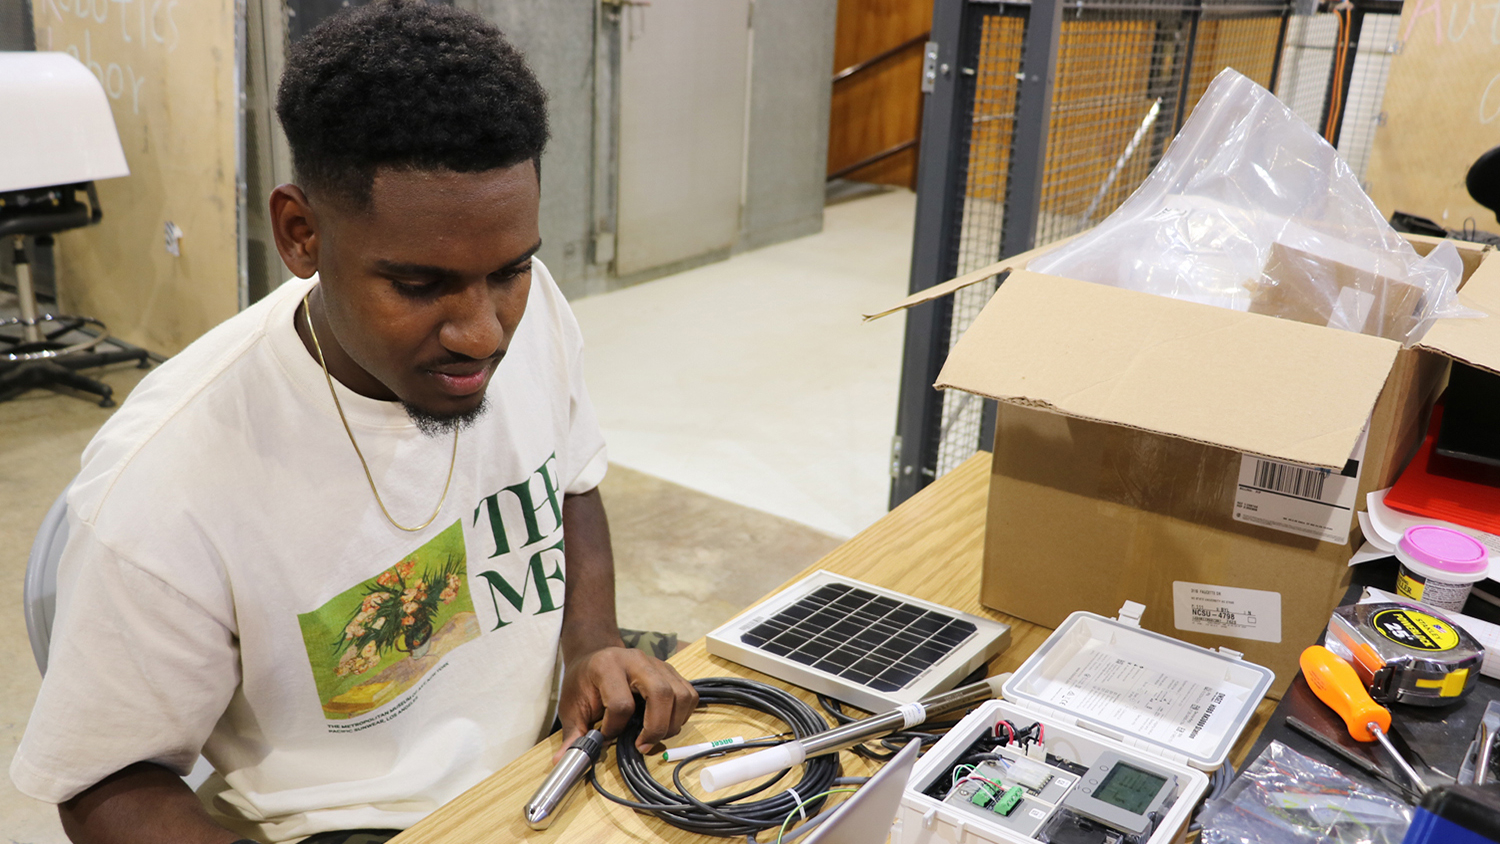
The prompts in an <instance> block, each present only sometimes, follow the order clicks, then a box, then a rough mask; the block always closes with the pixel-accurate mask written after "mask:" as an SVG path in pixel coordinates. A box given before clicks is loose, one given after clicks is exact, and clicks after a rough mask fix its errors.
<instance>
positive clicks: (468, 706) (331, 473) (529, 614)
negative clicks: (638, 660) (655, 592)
mask: <svg viewBox="0 0 1500 844" xmlns="http://www.w3.org/2000/svg"><path fill="white" fill-rule="evenodd" d="M315 283H316V279H312V280H308V281H297V280H293V281H291V282H288V283H287V284H285V285H283V286H282V287H280V288H279V289H277V290H276V291H274V292H273V293H272V294H271V295H270V296H268V297H267V298H266V299H265V300H264V301H262V302H260V303H258V304H256V305H255V306H254V307H251V308H249V309H248V310H246V311H244V312H243V313H241V314H239V315H237V316H235V317H233V318H232V319H230V320H228V321H227V322H225V323H224V324H223V325H220V326H218V327H217V328H215V329H214V330H212V331H210V332H209V333H208V334H205V335H204V336H203V337H202V338H201V339H199V340H198V341H197V342H195V343H193V344H192V345H191V346H189V347H188V348H187V349H185V350H184V351H183V352H182V353H181V354H179V355H177V356H176V357H174V358H172V359H171V360H170V361H168V362H167V363H165V364H163V365H162V366H161V367H160V368H159V369H157V370H156V371H155V372H153V373H152V374H151V375H149V376H148V377H147V378H146V379H145V380H143V381H142V382H141V384H140V385H139V386H138V387H137V388H136V389H135V391H134V392H132V393H131V395H130V398H129V400H128V401H127V402H126V403H125V405H124V406H123V407H121V408H120V410H119V411H118V412H117V413H115V415H114V416H113V417H112V418H111V419H110V420H109V422H108V423H106V424H105V426H104V427H103V428H102V429H101V430H100V432H99V434H98V435H97V436H96V437H95V438H94V440H93V442H92V443H90V444H89V447H88V449H87V450H86V451H85V452H84V455H83V471H82V472H81V473H80V474H79V475H78V478H77V479H76V480H75V481H74V483H73V487H72V491H71V492H70V493H69V495H68V507H69V510H68V525H69V531H70V533H69V540H68V545H67V549H66V551H65V552H64V555H63V558H62V562H61V564H60V567H59V570H58V607H57V621H56V624H55V627H54V629H53V631H52V635H53V638H52V645H51V653H50V656H49V665H48V670H47V675H46V677H45V678H44V680H43V683H42V689H41V694H40V696H39V697H38V699H37V703H36V708H35V709H34V710H33V712H32V715H31V721H30V723H29V724H28V725H27V729H26V734H25V736H24V738H23V739H22V741H21V745H20V748H19V750H18V751H17V753H16V756H15V759H14V761H13V762H12V763H11V768H10V773H11V778H12V779H13V780H14V781H15V783H16V786H17V787H18V788H19V789H20V790H21V791H22V792H24V793H26V794H28V795H31V796H33V797H36V798H39V799H42V800H46V801H49V802H54V803H57V802H62V801H64V800H67V799H69V798H71V797H72V796H74V795H75V794H77V793H78V792H80V791H82V790H83V789H85V788H87V787H89V786H90V785H92V784H94V783H95V782H98V781H99V780H100V779H102V778H104V777H105V776H107V775H108V774H110V773H113V772H114V771H116V770H118V769H120V768H122V767H125V766H126V765H129V764H132V763H135V762H139V761H151V762H156V763H158V764H161V765H164V766H166V767H168V768H171V769H172V770H174V771H177V772H178V773H185V772H186V771H188V769H189V768H191V767H192V765H193V763H194V761H195V759H196V758H197V756H198V755H199V752H200V750H201V752H202V754H203V755H204V756H206V757H207V758H208V760H209V762H211V763H213V765H214V767H215V768H216V769H217V770H218V771H219V772H220V773H221V774H222V775H223V777H224V780H225V781H226V782H227V784H228V790H226V791H224V792H223V793H222V794H220V795H219V797H218V798H216V800H215V802H214V808H216V809H217V810H220V811H222V812H224V813H225V814H226V815H228V816H229V817H238V818H243V819H245V820H246V821H248V822H251V823H252V824H253V825H252V826H250V827H249V828H250V829H253V830H254V831H255V833H256V834H257V835H258V836H260V837H265V838H269V839H270V840H275V841H283V840H288V839H293V838H297V837H300V836H304V835H308V834H311V833H314V832H319V831H324V830H329V829H349V828H359V827H396V828H404V827H407V826H410V825H411V824H413V823H415V822H416V821H417V820H419V819H421V818H422V817H423V816H425V815H426V814H427V813H429V812H431V811H432V810H433V809H435V808H437V807H438V806H440V805H441V804H443V803H444V802H445V801H448V800H450V799H452V798H454V797H456V796H457V795H458V794H459V793H461V792H462V791H464V790H465V789H466V788H468V787H470V786H472V785H474V784H475V783H477V782H479V781H480V780H481V779H483V778H484V777H485V776H487V775H488V774H490V773H492V772H494V771H495V770H496V769H497V768H499V767H501V766H502V765H504V764H505V763H507V762H509V761H510V760H511V759H514V758H515V757H516V756H518V755H519V754H520V753H521V752H523V751H524V750H526V749H527V748H529V747H531V746H532V745H533V744H534V743H535V742H536V741H537V740H538V738H539V737H541V736H542V735H544V734H545V730H546V729H547V728H548V727H549V726H550V723H551V719H552V712H553V707H554V705H555V703H554V701H553V700H552V698H553V691H554V688H555V681H556V675H555V667H556V660H557V650H558V636H559V631H560V628H561V622H562V615H563V613H562V606H563V600H564V594H565V591H566V590H565V585H564V584H565V581H566V572H567V569H566V566H565V565H564V562H563V552H562V520H561V513H562V510H561V507H562V497H563V495H564V494H570V493H582V492H587V491H588V490H591V489H593V488H594V487H595V486H597V485H598V483H599V481H600V480H601V479H602V478H603V476H604V472H605V467H606V459H605V453H604V442H603V438H602V435H601V434H600V431H599V428H598V424H597V422H596V420H595V418H594V412H593V408H592V406H591V405H590V403H589V399H588V395H587V393H586V391H585V390H584V385H583V373H582V361H581V357H580V356H581V353H582V346H583V344H582V340H581V337H580V335H579V332H578V326H577V323H576V322H575V321H574V319H573V315H572V312H571V310H570V309H569V308H568V305H567V302H566V301H565V300H564V298H563V296H562V293H561V292H560V291H559V290H558V289H557V285H556V284H555V283H554V282H553V280H552V278H551V276H550V274H549V273H548V272H547V270H546V268H545V267H543V266H542V264H541V262H540V261H537V262H535V264H534V269H533V271H532V284H531V293H530V297H529V299H528V300H527V305H526V313H525V316H524V317H523V318H522V320H521V323H520V326H519V328H518V329H517V330H516V334H515V337H514V338H513V340H512V343H511V345H510V347H509V351H508V352H507V355H506V357H505V359H504V360H503V361H502V362H501V364H500V366H499V369H498V370H497V372H496V373H495V376H494V378H493V379H492V380H491V383H490V385H489V388H488V391H487V395H488V398H489V404H490V408H489V410H488V411H487V412H486V413H485V414H484V415H483V416H482V417H480V419H479V420H478V421H477V422H476V424H475V425H474V427H472V428H470V429H468V430H465V431H463V432H462V433H461V434H460V435H459V438H458V458H457V464H456V466H455V468H454V470H453V480H452V488H451V489H449V491H448V495H447V498H446V500H445V501H444V503H443V506H442V510H441V512H440V514H439V515H438V517H437V518H436V519H435V520H434V521H433V522H432V524H431V525H430V526H428V527H427V528H425V529H423V530H422V531H419V532H416V533H406V532H403V531H401V530H398V529H396V528H395V527H393V526H392V525H391V524H390V523H389V522H388V521H387V520H386V517H385V516H384V515H382V513H381V511H380V508H379V507H378V506H377V505H376V502H375V499H374V497H373V496H372V495H371V493H370V488H369V484H368V482H367V481H366V479H365V474H364V472H363V470H361V468H360V465H359V460H358V458H357V457H356V456H355V453H354V450H353V448H352V447H351V446H350V444H349V439H348V436H347V435H346V434H345V432H344V428H343V426H342V425H341V424H340V423H339V417H338V414H337V412H336V411H335V409H334V405H333V400H332V397H331V396H330V395H329V392H328V385H327V382H326V381H325V380H324V376H323V370H322V368H321V367H320V366H319V364H318V362H317V361H316V360H314V359H313V357H312V356H311V355H309V354H308V352H307V350H306V348H305V347H304V346H303V345H302V342H301V340H300V339H299V338H298V337H297V334H296V332H295V330H294V327H293V321H292V320H293V314H294V313H295V311H296V307H297V305H298V303H299V302H300V301H301V300H302V296H303V294H304V293H306V292H307V291H308V290H310V289H311V288H312V286H313V285H314V284H315ZM335 384H337V382H335ZM337 389H338V391H339V398H340V400H341V401H342V402H343V406H344V412H345V414H346V416H347V417H348V420H349V424H350V426H351V428H352V429H353V431H354V436H355V437H356V438H357V439H358V441H359V446H360V448H361V449H363V451H364V454H365V457H366V459H367V460H368V461H369V464H370V471H371V473H372V474H373V476H374V479H375V483H376V485H377V486H378V488H379V490H380V495H381V496H382V498H383V499H384V500H385V503H386V506H387V507H388V508H389V509H390V511H391V513H392V515H393V516H394V517H395V518H396V519H397V520H398V521H401V522H402V523H403V524H407V525H412V524H420V523H421V521H422V520H423V519H425V518H426V517H427V516H428V514H430V513H431V512H432V508H433V507H434V505H435V504H436V502H437V500H438V497H439V495H440V494H441V492H442V489H443V482H444V479H445V477H446V476H447V473H448V465H449V455H450V454H451V448H452V439H451V435H447V434H444V435H439V436H436V437H429V436H426V435H424V434H422V433H421V432H420V431H418V430H417V428H416V426H415V425H413V424H412V422H411V421H410V419H409V418H408V417H407V415H406V412H405V411H404V410H403V409H402V408H401V406H400V405H399V404H398V403H395V402H383V401H376V400H373V399H369V398H365V397H362V396H359V395H356V394H354V393H352V392H350V391H349V390H346V389H344V388H343V386H342V385H339V386H338V387H337ZM241 828H242V829H243V828H246V827H244V826H241Z"/></svg>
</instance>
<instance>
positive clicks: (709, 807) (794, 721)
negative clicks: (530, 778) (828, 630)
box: [589, 677, 839, 838]
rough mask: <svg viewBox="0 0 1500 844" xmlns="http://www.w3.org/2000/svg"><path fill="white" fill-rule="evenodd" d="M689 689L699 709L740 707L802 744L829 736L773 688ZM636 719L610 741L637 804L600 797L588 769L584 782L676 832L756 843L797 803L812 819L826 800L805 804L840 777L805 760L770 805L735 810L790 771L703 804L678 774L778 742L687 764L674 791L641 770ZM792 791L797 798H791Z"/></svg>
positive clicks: (711, 685)
mask: <svg viewBox="0 0 1500 844" xmlns="http://www.w3.org/2000/svg"><path fill="white" fill-rule="evenodd" d="M693 688H695V689H697V690H698V704H699V705H700V706H715V705H722V706H742V707H745V708H746V709H754V710H756V711H757V712H764V713H766V714H767V715H771V716H773V717H775V718H777V719H779V720H781V721H782V722H784V723H785V724H786V725H787V726H788V727H790V728H791V730H792V733H793V734H794V735H796V737H797V738H799V739H802V738H807V737H808V736H812V735H815V734H817V733H821V732H823V731H825V730H827V729H828V723H827V722H826V721H824V720H823V718H822V716H820V715H818V713H817V711H816V710H814V709H813V708H812V707H810V706H808V705H807V704H806V703H803V702H802V701H801V700H799V699H797V698H796V697H793V696H792V695H791V694H789V693H787V692H785V691H783V690H781V689H778V688H776V687H775V686H768V685H766V684H765V683H760V682H757V681H755V680H745V679H741V678H738V677H708V678H704V679H701V680H694V681H693ZM636 711H637V717H636V718H634V719H632V720H631V722H630V723H629V724H628V725H626V727H625V731H624V732H622V733H621V734H620V736H619V738H618V739H616V740H615V759H616V761H617V762H618V763H619V766H620V777H621V778H622V779H624V780H625V784H626V785H627V786H628V787H629V788H630V792H631V793H632V794H633V795H635V798H636V799H635V800H626V799H625V798H623V797H620V796H618V795H615V794H611V793H610V792H609V791H607V790H605V788H604V786H602V785H601V784H600V783H599V778H598V777H597V776H595V775H594V771H593V769H592V768H590V769H589V781H590V782H592V783H593V785H594V790H595V791H598V792H599V794H600V795H601V796H603V797H605V798H607V799H609V800H612V801H614V802H616V803H619V804H620V805H622V806H629V807H630V808H632V809H635V810H636V811H640V812H649V813H651V814H653V815H656V816H657V817H659V818H661V819H662V820H664V821H666V822H667V823H669V824H671V825H672V826H675V827H677V828H678V829H685V830H687V831H689V832H696V833H699V834H701V835H716V836H720V837H724V838H738V837H740V836H751V837H753V836H754V835H755V833H757V832H760V831H761V830H764V829H772V828H775V827H779V826H781V825H782V823H783V822H785V821H786V819H787V816H788V815H790V814H792V813H793V812H796V811H797V804H798V802H799V800H807V802H806V803H804V804H803V805H802V809H803V811H805V812H806V813H807V814H808V815H809V816H810V815H814V814H816V813H817V812H818V810H819V809H821V808H822V806H823V803H824V802H825V800H826V799H827V798H826V797H818V798H816V799H812V800H808V798H811V797H814V795H819V794H822V793H823V792H825V791H827V790H829V789H830V788H832V787H833V786H834V780H835V779H837V778H838V775H839V762H838V754H836V753H830V754H827V755H824V756H817V757H814V758H812V759H809V760H808V761H807V762H806V764H805V765H804V769H803V774H802V778H801V779H800V780H798V781H797V783H796V784H795V785H793V786H792V787H791V789H789V790H785V791H782V792H781V793H779V794H777V795H775V796H774V797H767V798H764V799H761V800H756V801H753V802H748V803H741V802H739V801H741V800H744V799H745V798H747V797H753V796H755V795H756V794H759V793H761V792H763V791H765V790H766V789H768V788H770V787H771V786H773V785H775V784H776V783H778V782H780V781H781V780H782V779H783V778H784V777H785V776H786V775H787V774H788V773H789V772H790V769H787V770H785V771H782V772H781V773H780V774H778V775H777V776H776V777H774V778H772V779H771V780H769V781H767V782H765V783H762V784H761V785H759V786H756V787H755V788H751V789H748V790H746V791H742V792H739V793H738V794H732V795H730V796H728V797H721V798H718V799H716V800H700V799H698V798H697V797H694V796H693V795H692V794H690V793H688V790H687V789H686V788H684V787H683V784H682V769H683V766H685V765H687V764H688V763H690V762H695V761H699V760H702V759H704V758H707V757H711V756H722V755H724V754H725V753H731V752H735V751H740V750H749V749H753V748H759V747H769V746H771V745H774V744H779V743H780V741H779V740H765V741H752V742H746V743H745V744H741V745H735V746H733V747H724V748H716V749H714V750H710V751H707V752H705V753H700V754H698V755H696V756H690V757H688V758H686V759H684V760H682V761H681V762H679V763H678V764H677V766H676V767H675V768H673V769H672V784H673V785H674V786H675V790H674V789H671V788H667V787H666V786H665V785H662V784H661V783H659V782H657V781H656V778H655V777H653V776H651V772H650V771H648V770H646V760H645V758H644V757H642V756H641V752H640V750H639V749H637V748H636V746H635V740H636V737H637V736H638V735H639V734H640V731H641V722H640V720H639V712H640V708H639V707H637V710H636ZM794 791H795V793H796V795H799V796H793V792H794Z"/></svg>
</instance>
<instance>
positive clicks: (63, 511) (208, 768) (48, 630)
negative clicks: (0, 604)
mask: <svg viewBox="0 0 1500 844" xmlns="http://www.w3.org/2000/svg"><path fill="white" fill-rule="evenodd" d="M72 486H73V484H72V483H71V482H70V483H69V484H68V487H67V488H66V489H64V490H63V491H62V492H61V493H60V494H59V495H58V496H57V500H56V501H54V502H52V506H51V507H50V508H48V510H47V515H46V516H44V517H43V518H42V526H41V528H40V529H39V530H38V531H37V533H36V539H35V540H34V541H33V542H32V543H31V555H30V556H29V557H28V558H27V560H26V581H25V585H24V587H23V588H22V600H23V602H24V604H25V608H26V636H27V637H28V638H29V639H30V640H31V655H32V656H33V657H35V658H36V667H37V669H38V670H40V671H41V672H42V674H43V675H45V674H46V673H47V654H48V651H49V649H50V648H51V644H52V622H53V621H54V620H56V617H57V564H58V561H60V560H61V559H62V553H63V548H64V547H66V546H67V544H68V489H71V488H72ZM213 772H214V768H213V766H212V765H210V764H209V763H208V760H207V759H204V758H203V757H202V756H199V757H198V761H197V762H195V763H194V764H193V770H192V771H190V772H189V773H188V775H187V776H185V777H183V778H182V779H183V782H186V783H187V785H188V788H191V789H193V790H194V791H197V790H198V787H199V786H201V785H203V783H204V781H205V780H207V779H208V778H209V776H211V775H212V774H213Z"/></svg>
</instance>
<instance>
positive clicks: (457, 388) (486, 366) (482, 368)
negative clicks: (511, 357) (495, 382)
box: [427, 357, 500, 396]
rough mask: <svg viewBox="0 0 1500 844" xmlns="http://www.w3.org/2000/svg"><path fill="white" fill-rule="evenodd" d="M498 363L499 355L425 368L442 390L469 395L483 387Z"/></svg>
mask: <svg viewBox="0 0 1500 844" xmlns="http://www.w3.org/2000/svg"><path fill="white" fill-rule="evenodd" d="M499 363H500V359H499V357H494V358H491V359H489V360H483V361H465V362H463V363H451V364H443V365H439V366H434V367H428V368H427V374H428V375H431V376H432V377H433V379H434V380H435V381H437V383H438V387H439V388H440V389H442V391H443V392H445V393H448V394H449V395H452V396H470V395H473V394H474V393H477V392H479V391H480V390H483V389H484V385H485V383H486V382H487V381H488V380H489V377H490V373H492V372H494V371H495V367H496V366H498V365H499Z"/></svg>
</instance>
